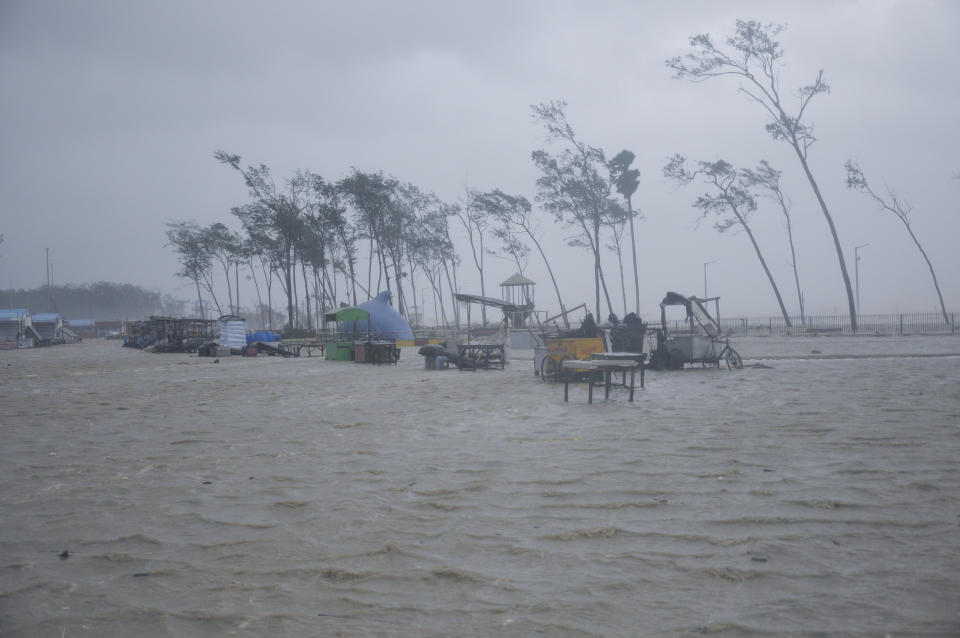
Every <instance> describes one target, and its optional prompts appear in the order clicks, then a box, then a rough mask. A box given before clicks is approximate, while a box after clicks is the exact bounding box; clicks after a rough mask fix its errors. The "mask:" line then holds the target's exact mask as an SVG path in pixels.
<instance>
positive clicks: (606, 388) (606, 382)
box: [603, 370, 613, 399]
mask: <svg viewBox="0 0 960 638" xmlns="http://www.w3.org/2000/svg"><path fill="white" fill-rule="evenodd" d="M612 375H613V372H612V371H610V370H605V371H604V373H603V398H604V399H609V398H610V382H611V379H610V377H611V376H612Z"/></svg>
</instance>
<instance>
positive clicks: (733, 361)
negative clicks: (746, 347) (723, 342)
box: [723, 346, 743, 370]
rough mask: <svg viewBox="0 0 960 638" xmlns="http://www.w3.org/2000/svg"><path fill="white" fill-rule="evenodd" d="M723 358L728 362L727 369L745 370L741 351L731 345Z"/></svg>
mask: <svg viewBox="0 0 960 638" xmlns="http://www.w3.org/2000/svg"><path fill="white" fill-rule="evenodd" d="M723 360H724V361H726V362H727V370H734V369H736V370H743V359H741V358H740V353H738V352H737V351H736V350H734V349H733V348H731V347H729V346H728V347H727V351H726V353H725V354H724V357H723Z"/></svg>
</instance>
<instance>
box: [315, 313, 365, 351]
mask: <svg viewBox="0 0 960 638" xmlns="http://www.w3.org/2000/svg"><path fill="white" fill-rule="evenodd" d="M369 318H370V313H369V312H367V311H366V310H363V309H361V308H341V309H340V310H338V311H336V312H328V313H327V314H325V315H324V316H323V320H324V321H325V322H327V323H332V322H335V323H336V324H337V337H336V339H334V340H333V341H328V342H327V349H326V359H327V361H353V344H354V343H355V342H357V341H359V340H360V339H361V337H369V336H370V332H369V330H364V331H363V333H361V332H360V326H361V323H360V322H361V321H363V327H364V328H367V324H368V323H369V322H368V321H367V320H368V319H369Z"/></svg>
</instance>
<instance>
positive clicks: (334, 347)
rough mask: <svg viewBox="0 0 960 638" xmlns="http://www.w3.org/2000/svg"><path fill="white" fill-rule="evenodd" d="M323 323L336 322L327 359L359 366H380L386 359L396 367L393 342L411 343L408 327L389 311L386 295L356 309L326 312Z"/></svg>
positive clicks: (382, 294) (395, 314)
mask: <svg viewBox="0 0 960 638" xmlns="http://www.w3.org/2000/svg"><path fill="white" fill-rule="evenodd" d="M323 319H324V321H327V322H330V321H335V322H337V324H338V327H339V330H338V331H339V337H338V338H337V341H334V342H333V343H329V344H327V351H326V358H327V359H334V360H337V361H349V360H350V359H353V360H354V361H356V362H358V363H365V362H377V363H382V362H385V361H386V360H388V359H389V360H392V362H394V363H395V362H396V359H397V358H398V356H399V349H397V348H396V341H397V340H412V339H413V331H412V330H411V329H410V324H408V323H407V321H406V319H404V318H403V317H401V316H400V313H398V312H397V311H396V310H394V309H393V308H391V307H390V293H389V292H381V293H380V294H379V295H377V296H376V297H375V298H374V299H371V300H370V301H366V302H364V303H362V304H359V305H358V306H357V307H355V308H341V309H340V310H338V311H336V312H329V313H327V314H325V315H324V316H323ZM384 352H386V353H388V354H382V353H384Z"/></svg>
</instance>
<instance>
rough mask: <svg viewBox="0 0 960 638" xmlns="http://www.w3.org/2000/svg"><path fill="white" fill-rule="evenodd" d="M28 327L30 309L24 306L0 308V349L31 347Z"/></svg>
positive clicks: (31, 341) (29, 324)
mask: <svg viewBox="0 0 960 638" xmlns="http://www.w3.org/2000/svg"><path fill="white" fill-rule="evenodd" d="M30 327H31V317H30V311H29V310H27V309H26V308H11V309H7V310H0V350H14V349H16V348H30V347H32V346H33V338H32V337H31V335H30V334H29V333H30Z"/></svg>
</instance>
